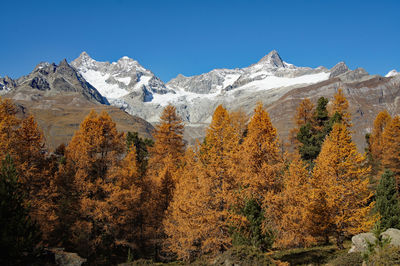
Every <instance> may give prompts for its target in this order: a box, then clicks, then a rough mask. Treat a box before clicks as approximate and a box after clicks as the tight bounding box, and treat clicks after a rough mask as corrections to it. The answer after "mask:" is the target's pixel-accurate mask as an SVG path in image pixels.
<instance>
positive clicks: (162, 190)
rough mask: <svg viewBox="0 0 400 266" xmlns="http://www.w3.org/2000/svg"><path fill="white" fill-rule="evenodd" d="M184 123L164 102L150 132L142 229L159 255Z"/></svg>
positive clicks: (179, 161) (182, 144)
mask: <svg viewBox="0 0 400 266" xmlns="http://www.w3.org/2000/svg"><path fill="white" fill-rule="evenodd" d="M183 132H184V124H183V121H182V119H181V117H179V115H177V113H176V108H175V107H174V106H172V105H167V106H166V107H165V108H164V110H163V112H162V114H161V116H160V121H159V123H158V124H157V125H156V126H155V130H154V133H153V138H154V145H153V146H152V147H150V150H149V152H150V158H149V162H148V170H147V179H148V182H149V184H150V185H149V189H148V190H147V192H146V195H145V197H146V198H147V201H146V205H147V207H146V209H147V211H148V212H147V216H146V224H147V225H146V228H147V238H149V239H152V242H153V244H154V246H155V249H156V256H158V255H159V254H158V253H159V250H160V247H161V243H162V241H163V239H164V237H165V234H164V229H163V227H162V221H163V219H164V216H165V212H166V210H167V208H168V206H169V203H170V201H171V200H172V198H173V194H174V190H175V186H176V182H177V180H176V179H177V175H176V174H175V173H176V172H177V171H178V169H179V168H180V167H181V165H182V158H183V156H184V152H185V142H184V141H183Z"/></svg>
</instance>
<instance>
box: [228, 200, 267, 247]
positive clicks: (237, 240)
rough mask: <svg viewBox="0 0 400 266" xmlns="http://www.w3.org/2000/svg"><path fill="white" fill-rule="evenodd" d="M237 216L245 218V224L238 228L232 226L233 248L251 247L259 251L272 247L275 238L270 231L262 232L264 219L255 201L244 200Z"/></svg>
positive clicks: (262, 212)
mask: <svg viewBox="0 0 400 266" xmlns="http://www.w3.org/2000/svg"><path fill="white" fill-rule="evenodd" d="M238 215H241V216H242V217H245V218H246V222H245V223H243V224H242V225H240V226H237V225H234V226H232V228H231V237H232V245H233V246H253V247H255V248H258V249H260V250H261V251H266V250H267V249H269V248H271V247H272V244H273V243H274V239H275V236H274V233H273V232H272V230H263V224H264V223H265V219H266V218H265V215H264V210H263V209H262V208H261V205H260V204H259V203H258V202H257V200H255V199H250V200H246V202H245V204H244V206H243V207H242V208H240V209H239V210H238Z"/></svg>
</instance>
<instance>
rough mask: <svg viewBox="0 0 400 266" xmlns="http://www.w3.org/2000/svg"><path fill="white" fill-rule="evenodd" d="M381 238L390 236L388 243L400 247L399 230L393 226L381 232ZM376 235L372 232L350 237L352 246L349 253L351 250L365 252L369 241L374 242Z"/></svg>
mask: <svg viewBox="0 0 400 266" xmlns="http://www.w3.org/2000/svg"><path fill="white" fill-rule="evenodd" d="M381 236H382V238H383V239H387V238H390V245H393V246H397V247H400V230H399V229H395V228H389V229H387V230H386V231H385V232H383V233H381ZM375 241H376V237H375V236H374V235H373V234H372V233H361V234H358V235H355V236H353V237H352V238H351V242H352V246H351V249H350V250H349V253H352V252H361V253H363V252H365V251H366V250H367V247H368V242H369V243H371V244H372V243H374V242H375Z"/></svg>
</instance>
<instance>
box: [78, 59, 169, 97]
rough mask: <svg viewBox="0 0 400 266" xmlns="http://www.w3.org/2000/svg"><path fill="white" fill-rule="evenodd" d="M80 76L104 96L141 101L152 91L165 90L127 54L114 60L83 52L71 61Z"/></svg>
mask: <svg viewBox="0 0 400 266" xmlns="http://www.w3.org/2000/svg"><path fill="white" fill-rule="evenodd" d="M71 65H72V66H73V67H75V68H76V69H77V70H78V71H79V72H80V73H81V74H82V76H83V77H84V78H85V79H86V80H87V81H88V82H89V83H90V84H92V85H93V86H94V87H96V88H97V89H98V90H99V92H100V93H101V94H102V95H103V96H105V97H106V98H107V99H109V100H112V99H117V98H121V97H124V96H128V95H129V96H130V97H131V98H136V99H138V100H141V101H149V100H151V99H152V98H153V96H152V94H153V93H155V92H156V93H160V94H163V93H166V92H167V91H168V90H167V89H166V87H165V84H164V83H163V82H162V81H161V80H160V79H159V78H158V77H156V76H155V75H154V74H153V73H152V72H151V71H150V70H148V69H146V68H144V67H143V66H142V65H140V64H139V62H138V61H136V60H134V59H132V58H129V57H128V56H123V57H121V58H120V59H119V60H118V61H117V62H112V63H109V62H98V61H96V60H94V59H92V58H91V57H90V56H89V55H88V54H87V53H86V52H82V53H81V54H80V56H79V57H78V58H77V59H75V60H74V61H72V62H71Z"/></svg>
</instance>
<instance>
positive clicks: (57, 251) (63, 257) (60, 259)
mask: <svg viewBox="0 0 400 266" xmlns="http://www.w3.org/2000/svg"><path fill="white" fill-rule="evenodd" d="M49 251H50V252H51V253H53V254H54V259H55V263H56V264H57V265H59V266H81V265H82V264H83V263H85V262H86V259H84V258H81V257H80V256H79V255H78V254H77V253H71V252H66V251H64V249H63V248H52V249H49Z"/></svg>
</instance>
